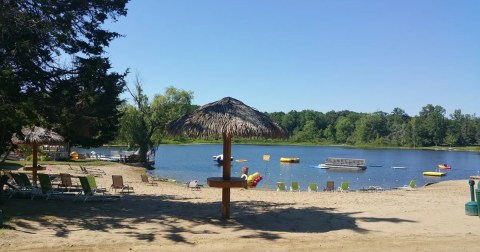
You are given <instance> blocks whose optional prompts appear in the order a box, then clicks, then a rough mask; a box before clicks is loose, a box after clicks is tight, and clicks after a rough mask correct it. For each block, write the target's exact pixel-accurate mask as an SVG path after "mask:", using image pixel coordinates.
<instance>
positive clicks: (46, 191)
mask: <svg viewBox="0 0 480 252" xmlns="http://www.w3.org/2000/svg"><path fill="white" fill-rule="evenodd" d="M37 176H38V180H39V181H40V193H32V200H33V198H35V196H37V195H38V196H45V197H46V200H48V199H50V197H52V196H54V195H56V196H62V197H63V191H61V190H58V189H56V188H53V186H52V181H51V180H50V176H49V175H48V174H43V173H39V174H37Z"/></svg>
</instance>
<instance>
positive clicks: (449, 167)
mask: <svg viewBox="0 0 480 252" xmlns="http://www.w3.org/2000/svg"><path fill="white" fill-rule="evenodd" d="M438 168H440V169H444V170H451V169H452V167H451V166H450V165H447V164H439V165H438Z"/></svg>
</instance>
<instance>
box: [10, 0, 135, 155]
mask: <svg viewBox="0 0 480 252" xmlns="http://www.w3.org/2000/svg"><path fill="white" fill-rule="evenodd" d="M127 2H128V0H105V1H83V0H82V1H80V0H74V1H50V0H36V1H31V0H8V1H1V2H0V82H1V84H0V100H1V102H0V106H1V108H0V111H1V112H0V113H1V114H2V122H1V123H0V124H1V125H0V130H1V133H0V135H2V139H0V141H1V142H0V145H1V146H0V155H1V154H2V152H4V151H5V149H6V148H7V147H8V145H9V144H11V143H10V137H11V135H12V134H13V133H14V132H18V131H19V130H20V129H21V127H22V126H25V125H28V124H39V125H41V126H44V127H45V126H46V127H48V128H51V127H56V126H59V125H60V124H59V123H58V122H59V121H62V122H65V121H66V119H63V120H61V119H58V118H56V117H57V116H59V115H58V114H57V113H56V112H57V111H58V109H52V108H58V107H59V105H56V104H55V103H52V102H56V101H57V100H55V99H54V98H56V97H58V94H55V93H53V92H54V90H63V91H64V90H67V89H68V88H67V87H66V86H69V85H76V84H78V81H79V79H81V78H82V77H81V76H82V72H83V73H85V67H87V65H89V66H90V67H92V66H98V62H95V61H96V60H97V59H98V58H99V57H101V56H102V55H103V54H104V52H105V51H104V49H105V48H106V47H108V45H109V43H110V42H111V41H112V40H113V39H115V38H117V37H119V36H120V35H119V34H118V33H116V32H111V31H108V30H106V29H103V28H102V25H103V24H104V23H105V22H106V21H107V20H111V21H116V19H117V18H118V17H120V16H124V15H126V14H127V10H126V8H125V5H126V3H127ZM69 59H71V62H68V60H69ZM103 62H108V61H107V60H106V59H105V58H103ZM101 69H102V70H104V69H105V68H101ZM107 72H109V71H104V74H103V75H101V74H97V75H95V76H94V77H95V78H98V79H97V81H99V82H100V83H102V82H103V80H100V78H111V77H112V76H111V75H110V74H107ZM116 77H120V78H118V79H117V82H116V88H118V89H121V86H122V85H123V84H122V81H121V80H120V79H121V78H122V77H123V75H118V76H116ZM92 81H95V80H92ZM64 86H65V87H64ZM109 94H110V95H113V96H115V95H116V94H115V92H109ZM90 95H93V94H88V95H87V96H90ZM117 95H118V93H117ZM64 99H66V98H65V97H64ZM92 104H94V103H92ZM62 105H63V104H62ZM12 108H15V111H14V113H12ZM109 108H111V107H109ZM85 109H86V110H87V108H85ZM90 109H94V108H93V107H91V108H90ZM115 109H116V108H115ZM115 109H114V110H108V111H107V109H104V110H103V115H104V116H107V115H108V114H116V112H115ZM99 117H101V116H99ZM70 123H71V122H70ZM110 125H112V124H110ZM104 128H108V126H105V127H104ZM113 130H114V129H113ZM107 131H108V130H107ZM105 132H106V131H105V130H103V129H102V127H98V130H97V131H96V134H94V133H92V134H90V135H91V136H97V135H98V134H100V135H102V134H104V133H105ZM106 134H110V133H106ZM108 138H109V137H106V138H104V139H108ZM5 139H8V140H5ZM97 140H99V139H98V138H97Z"/></svg>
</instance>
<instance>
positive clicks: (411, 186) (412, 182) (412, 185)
mask: <svg viewBox="0 0 480 252" xmlns="http://www.w3.org/2000/svg"><path fill="white" fill-rule="evenodd" d="M416 185H417V181H416V180H415V179H412V180H410V184H408V185H404V186H402V187H397V189H404V190H415V186H416Z"/></svg>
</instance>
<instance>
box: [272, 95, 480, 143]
mask: <svg viewBox="0 0 480 252" xmlns="http://www.w3.org/2000/svg"><path fill="white" fill-rule="evenodd" d="M268 115H269V116H270V117H271V118H272V119H273V120H274V121H275V122H277V123H278V124H280V125H281V126H283V127H284V128H285V129H286V130H287V131H288V133H289V136H290V138H289V141H291V142H310V143H319V144H349V145H375V146H394V147H421V146H439V145H448V146H472V145H479V144H480V118H479V117H476V116H475V115H470V114H463V113H462V111H461V110H460V109H456V110H455V111H454V112H453V113H452V114H450V115H448V116H447V115H446V111H445V109H444V108H443V107H442V106H440V105H436V106H434V105H432V104H428V105H426V106H425V107H423V108H422V110H421V111H420V112H419V114H418V115H416V116H409V115H408V114H406V113H405V111H404V110H402V109H400V108H395V109H394V110H393V111H392V112H391V113H386V112H382V111H378V112H374V113H357V112H352V111H348V110H345V111H338V112H336V111H330V112H327V113H322V112H317V111H313V110H303V111H300V112H297V111H290V112H288V113H284V112H273V113H268Z"/></svg>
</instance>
